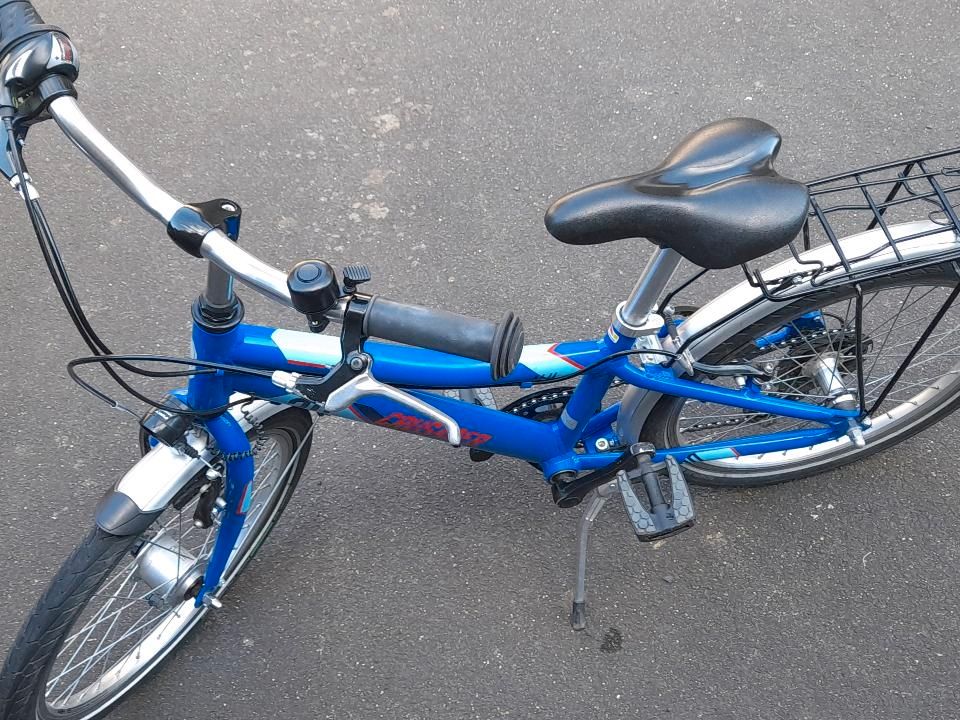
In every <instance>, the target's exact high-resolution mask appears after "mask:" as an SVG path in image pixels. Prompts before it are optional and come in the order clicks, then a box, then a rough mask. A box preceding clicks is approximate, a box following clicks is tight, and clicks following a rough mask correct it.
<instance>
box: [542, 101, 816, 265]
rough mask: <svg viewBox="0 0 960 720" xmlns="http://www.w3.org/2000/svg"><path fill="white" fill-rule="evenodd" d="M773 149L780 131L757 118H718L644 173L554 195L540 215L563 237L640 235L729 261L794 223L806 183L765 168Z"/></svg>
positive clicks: (805, 200)
mask: <svg viewBox="0 0 960 720" xmlns="http://www.w3.org/2000/svg"><path fill="white" fill-rule="evenodd" d="M779 151H780V133H778V132H777V131H776V130H775V129H774V128H772V127H770V126H769V125H767V124H766V123H765V122H761V121H760V120H751V119H750V118H732V119H730V120H720V121H718V122H715V123H711V124H709V125H707V126H705V127H702V128H700V129H699V130H697V131H695V132H693V133H691V134H690V135H688V136H687V137H686V138H684V140H683V141H682V142H681V143H680V144H679V145H678V146H677V147H676V149H674V151H673V152H672V153H670V155H669V157H667V159H666V160H665V161H664V162H663V163H661V164H660V165H658V166H657V167H656V168H654V169H653V170H650V171H649V172H645V173H642V174H640V175H632V176H630V177H625V178H619V179H617V180H607V181H606V182H601V183H597V184H595V185H588V186H587V187H585V188H581V189H580V190H576V191H574V192H572V193H569V194H568V195H564V196H563V197H561V198H560V199H559V200H557V201H556V202H554V203H553V205H551V206H550V208H549V209H548V210H547V214H546V216H545V217H544V222H545V223H546V226H547V230H548V231H549V232H550V234H551V235H553V236H554V237H555V238H556V239H557V240H560V241H561V242H565V243H568V244H570V245H596V244H599V243H605V242H610V241H611V240H621V239H623V238H630V237H643V238H647V239H648V240H651V241H653V242H655V243H656V244H657V245H659V246H660V247H664V248H672V249H673V250H676V251H677V252H678V253H680V254H681V255H683V256H684V257H685V258H687V260H689V261H690V262H692V263H695V264H697V265H699V266H701V267H705V268H727V267H733V266H734V265H739V264H741V263H744V262H747V261H748V260H753V259H754V258H758V257H760V256H761V255H766V254H767V253H768V252H772V251H773V250H776V249H778V248H781V247H783V246H784V245H786V244H787V243H788V242H790V241H791V240H792V239H793V238H795V237H796V236H797V233H799V232H800V229H801V228H802V227H803V222H804V220H805V218H806V216H807V208H808V205H809V195H808V193H807V188H806V186H805V185H803V184H802V183H799V182H797V181H795V180H789V179H787V178H785V177H782V176H780V175H778V174H777V173H776V171H774V169H773V161H774V159H776V157H777V153H778V152H779Z"/></svg>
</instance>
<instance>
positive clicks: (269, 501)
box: [44, 429, 297, 715]
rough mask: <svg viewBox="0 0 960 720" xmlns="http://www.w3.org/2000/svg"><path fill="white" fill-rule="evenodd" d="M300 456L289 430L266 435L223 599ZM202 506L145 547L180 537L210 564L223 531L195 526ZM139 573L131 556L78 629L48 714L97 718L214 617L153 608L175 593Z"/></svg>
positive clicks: (159, 525) (149, 538) (162, 521)
mask: <svg viewBox="0 0 960 720" xmlns="http://www.w3.org/2000/svg"><path fill="white" fill-rule="evenodd" d="M296 450H297V447H296V446H295V444H294V441H293V438H292V437H291V436H290V434H289V433H287V432H286V431H283V430H281V429H277V430H267V431H264V434H263V438H262V443H261V446H260V449H259V452H258V454H257V456H256V457H255V459H254V463H255V465H254V482H253V488H254V490H253V497H252V501H251V505H250V510H249V511H248V513H247V518H246V520H245V522H244V525H243V529H242V530H241V532H240V537H239V538H238V540H237V543H236V546H235V548H234V550H233V552H232V553H231V555H230V558H229V560H228V562H227V567H226V570H225V572H224V579H223V582H222V584H221V588H220V590H219V591H218V592H217V595H222V594H223V593H224V592H225V591H226V589H227V588H228V587H229V585H230V584H231V582H232V581H233V579H234V577H235V576H236V573H237V572H238V570H239V569H240V568H241V567H242V566H243V564H244V562H245V561H246V559H247V558H248V557H249V554H250V553H251V552H252V551H253V550H255V549H256V547H257V544H258V542H259V540H260V539H261V537H262V536H263V534H264V531H265V530H266V529H268V528H269V525H270V522H271V520H272V517H273V516H274V515H275V513H276V510H277V508H278V507H279V500H280V498H281V495H282V490H283V488H284V487H285V485H286V482H285V480H286V478H287V477H288V476H289V473H290V472H291V470H292V466H293V464H294V462H295V452H296ZM196 503H197V498H193V499H191V500H190V502H189V503H187V504H186V505H185V506H184V507H183V508H182V509H181V510H180V511H177V510H174V509H173V508H168V509H167V510H165V511H164V513H163V514H162V515H161V516H160V517H159V518H158V519H157V520H156V521H155V522H154V524H153V525H151V527H150V528H149V529H148V530H147V531H146V532H145V533H144V534H143V535H141V539H142V540H143V541H144V544H145V545H150V544H157V543H154V541H155V540H157V538H160V537H166V538H170V537H173V538H175V539H176V542H177V547H179V548H180V551H179V552H180V553H183V551H186V553H189V554H190V555H192V556H193V557H195V558H196V559H197V561H198V562H200V563H202V562H204V561H205V560H207V559H208V558H209V556H210V553H211V552H212V550H213V544H214V540H215V537H216V530H217V528H218V525H217V524H214V525H212V526H211V527H210V528H208V529H202V528H195V527H194V526H193V512H194V509H195V507H196ZM186 553H184V556H186ZM178 558H179V556H178ZM184 564H185V565H186V563H184ZM177 569H178V571H179V572H178V575H180V576H183V575H184V574H185V573H186V572H187V571H188V569H189V568H188V567H184V568H183V569H182V570H181V569H180V568H179V567H178V568H177ZM137 570H138V563H137V560H136V558H135V557H130V555H129V554H128V555H126V556H125V558H124V559H123V560H121V562H120V563H118V565H117V567H116V568H114V570H113V571H112V572H111V574H110V575H109V576H108V577H107V578H106V580H105V581H104V582H103V583H102V584H101V586H100V587H99V588H98V589H97V591H96V593H94V594H93V595H92V597H91V599H90V600H89V601H88V602H87V605H86V606H85V607H84V609H83V611H82V612H81V614H80V616H79V617H78V618H77V620H76V621H75V622H74V623H73V624H72V627H71V630H70V633H69V635H67V637H66V638H65V640H64V641H63V643H62V645H61V646H60V649H59V651H58V654H57V658H56V660H55V661H54V662H53V664H52V665H51V668H50V670H49V672H48V673H47V680H46V684H45V689H44V703H45V705H46V707H47V710H48V711H50V712H53V713H57V714H62V713H64V712H70V711H75V712H76V711H79V712H78V713H77V714H82V712H83V710H84V709H85V707H84V706H88V707H90V708H91V710H90V712H89V714H91V715H92V714H95V713H96V712H99V709H100V708H102V707H103V706H104V705H105V704H106V703H107V702H108V701H109V700H112V699H113V698H115V697H116V696H117V695H118V693H120V692H122V691H123V689H124V688H126V687H129V686H130V685H131V684H132V681H134V680H136V679H138V678H139V677H140V676H142V675H143V674H144V673H145V672H147V671H149V669H150V668H152V667H153V666H154V665H156V663H157V662H159V661H160V660H161V659H162V658H163V657H164V656H165V655H166V654H167V653H168V652H169V651H170V650H171V649H172V648H173V647H174V646H175V645H176V644H177V642H179V640H180V639H182V638H183V637H185V636H186V633H187V631H189V630H190V628H191V627H193V626H194V625H195V624H196V623H197V622H198V621H199V620H200V619H201V618H202V617H203V615H205V614H206V611H207V608H206V607H205V606H202V607H200V608H196V607H194V601H193V600H189V599H188V600H183V601H180V602H171V603H169V604H168V605H167V606H165V607H156V606H152V605H151V604H150V600H151V596H153V598H154V600H155V598H156V596H157V594H158V593H161V594H162V593H163V592H164V591H169V588H168V587H160V586H150V585H149V583H147V582H145V581H144V580H143V578H142V577H141V576H140V574H138V571H137Z"/></svg>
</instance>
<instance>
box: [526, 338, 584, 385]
mask: <svg viewBox="0 0 960 720" xmlns="http://www.w3.org/2000/svg"><path fill="white" fill-rule="evenodd" d="M555 346H556V343H544V344H543V345H525V346H524V348H523V352H522V353H521V354H520V364H521V365H523V366H525V367H528V368H530V369H531V370H533V371H534V372H535V373H536V374H537V375H539V376H540V377H543V378H563V377H567V376H568V375H573V373H575V372H576V371H577V368H576V367H574V366H573V365H571V364H570V363H569V362H567V361H566V360H564V359H563V358H560V357H558V356H557V355H555V354H553V353H552V352H550V349H551V348H553V347H555Z"/></svg>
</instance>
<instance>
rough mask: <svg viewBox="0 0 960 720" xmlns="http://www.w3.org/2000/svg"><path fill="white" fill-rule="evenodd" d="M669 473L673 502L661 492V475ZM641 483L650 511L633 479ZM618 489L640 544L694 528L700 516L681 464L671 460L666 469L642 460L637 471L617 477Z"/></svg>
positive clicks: (620, 474) (666, 462)
mask: <svg viewBox="0 0 960 720" xmlns="http://www.w3.org/2000/svg"><path fill="white" fill-rule="evenodd" d="M661 469H663V470H666V473H667V479H668V480H669V483H670V495H671V497H670V501H669V502H667V499H666V498H665V497H664V496H663V491H662V490H661V488H660V479H661V475H660V471H661ZM637 478H639V479H640V480H641V482H640V483H638V485H639V486H640V487H641V488H642V489H643V491H644V494H645V495H646V496H647V499H648V500H649V506H650V509H649V510H648V509H647V507H646V506H645V505H644V504H643V503H642V502H641V501H640V498H639V497H638V496H637V493H636V491H635V490H634V487H635V486H634V484H633V479H637ZM617 488H618V489H619V490H620V496H621V497H622V498H623V506H624V508H625V509H626V511H627V517H628V518H630V523H631V524H632V525H633V531H634V532H635V533H636V534H637V539H638V540H639V541H640V542H651V541H653V540H659V539H660V538H665V537H669V536H670V535H676V534H677V533H679V532H682V531H684V530H686V529H687V528H689V527H692V526H693V523H694V521H695V520H696V513H695V511H694V509H693V499H692V498H691V497H690V489H689V488H688V487H687V481H686V480H685V479H684V477H683V471H682V470H681V469H680V464H679V463H678V462H677V461H676V460H674V459H673V458H672V457H671V456H669V455H668V456H667V459H666V461H665V462H664V463H663V465H662V466H658V465H654V464H653V463H652V462H650V460H649V459H645V460H641V461H640V463H639V466H638V468H637V470H634V471H631V472H629V473H628V472H627V471H624V470H621V471H620V472H619V473H617Z"/></svg>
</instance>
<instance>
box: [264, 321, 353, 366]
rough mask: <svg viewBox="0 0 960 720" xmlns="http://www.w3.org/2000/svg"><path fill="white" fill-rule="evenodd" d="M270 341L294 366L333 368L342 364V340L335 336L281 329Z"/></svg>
mask: <svg viewBox="0 0 960 720" xmlns="http://www.w3.org/2000/svg"><path fill="white" fill-rule="evenodd" d="M270 339H271V340H273V342H274V344H276V346H277V348H279V350H280V352H281V353H283V357H284V358H286V360H287V362H288V363H291V364H293V365H308V366H311V367H318V366H319V367H333V366H334V365H336V364H337V363H338V362H340V357H341V353H340V338H338V337H336V336H334V335H319V334H315V333H305V332H298V331H296V330H282V329H279V330H274V331H273V333H272V334H271V335H270Z"/></svg>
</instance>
